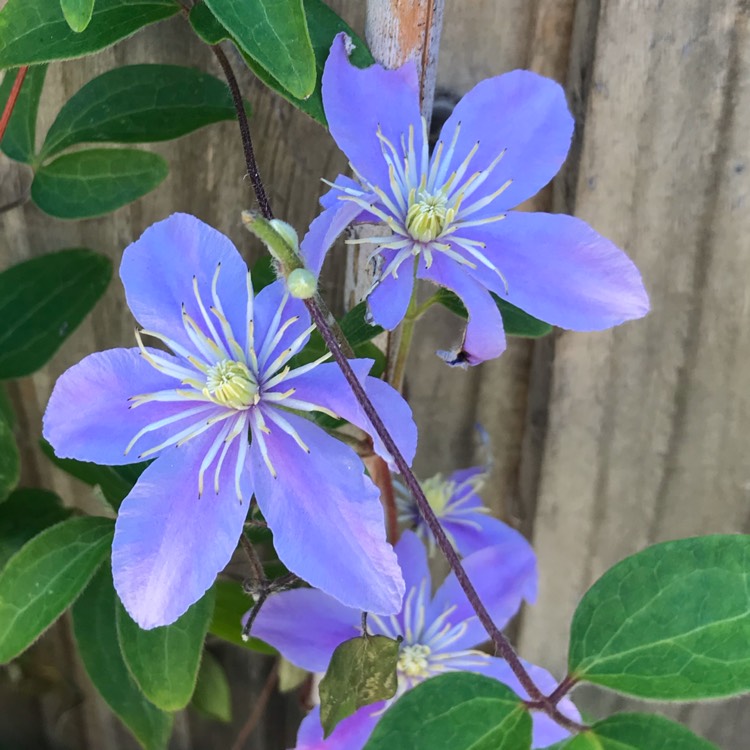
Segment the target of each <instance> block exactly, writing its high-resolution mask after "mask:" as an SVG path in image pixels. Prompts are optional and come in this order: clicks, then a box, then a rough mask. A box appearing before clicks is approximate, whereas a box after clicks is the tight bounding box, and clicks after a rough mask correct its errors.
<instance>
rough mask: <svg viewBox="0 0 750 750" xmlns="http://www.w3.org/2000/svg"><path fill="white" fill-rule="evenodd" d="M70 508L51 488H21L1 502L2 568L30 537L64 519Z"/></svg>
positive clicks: (0, 542) (0, 567) (0, 538)
mask: <svg viewBox="0 0 750 750" xmlns="http://www.w3.org/2000/svg"><path fill="white" fill-rule="evenodd" d="M69 515H70V511H69V510H67V509H66V508H63V506H62V503H61V501H60V498H59V497H58V496H57V495H55V493H54V492H49V491H48V490H35V489H20V490H16V491H15V492H13V493H12V494H11V495H10V497H9V498H8V499H7V500H6V501H5V502H4V503H3V504H2V505H0V569H2V568H3V567H5V564H6V563H7V562H8V560H10V558H11V557H12V556H13V555H15V553H16V552H18V550H20V549H21V547H23V545H24V544H26V542H28V541H29V539H32V538H33V537H35V536H36V535H37V534H39V533H40V532H42V531H44V529H46V528H48V527H49V526H52V525H53V524H56V523H59V522H60V521H63V520H65V519H66V518H67V517H68V516H69Z"/></svg>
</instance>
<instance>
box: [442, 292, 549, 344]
mask: <svg viewBox="0 0 750 750" xmlns="http://www.w3.org/2000/svg"><path fill="white" fill-rule="evenodd" d="M435 297H436V301H437V302H439V303H440V304H441V305H443V306H444V307H447V308H448V309H449V310H450V311H451V312H454V313H455V314H456V315H458V316H460V317H461V318H463V319H464V320H466V319H467V318H468V317H469V315H468V313H467V312H466V308H465V307H464V303H463V302H461V300H460V299H459V298H458V297H457V296H456V295H455V294H454V293H453V292H451V291H449V290H448V289H444V288H442V289H439V290H438V291H437V293H436V294H435ZM492 297H493V299H494V300H495V304H496V305H497V308H498V310H500V314H501V315H502V318H503V328H504V329H505V335H506V336H518V337H520V338H526V339H538V338H541V337H542V336H546V335H547V334H548V333H550V332H551V331H552V326H551V325H550V324H549V323H545V322H544V321H542V320H537V318H535V317H533V316H532V315H529V314H528V313H526V312H524V311H523V310H521V308H520V307H516V306H515V305H511V303H510V302H506V301H505V300H504V299H500V297H498V296H497V295H496V294H493V295H492Z"/></svg>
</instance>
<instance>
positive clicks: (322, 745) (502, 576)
mask: <svg viewBox="0 0 750 750" xmlns="http://www.w3.org/2000/svg"><path fill="white" fill-rule="evenodd" d="M396 554H397V555H398V561H399V564H400V565H401V569H402V571H403V573H404V578H405V579H406V595H405V597H404V606H403V608H402V610H401V611H400V612H399V613H398V614H396V615H392V616H390V617H381V616H377V615H370V616H369V617H368V620H367V623H368V630H369V631H370V632H371V633H373V634H375V635H386V636H389V637H390V638H398V637H399V636H400V637H402V638H403V641H402V642H401V645H400V653H399V659H398V689H397V692H396V696H395V697H394V698H393V699H392V700H391V701H384V702H380V703H377V704H373V705H371V706H365V707H363V708H361V709H359V710H358V711H357V712H356V713H355V714H354V715H352V716H350V717H349V718H347V719H345V720H344V721H342V722H341V723H340V724H339V725H338V726H337V727H336V729H335V730H334V731H333V733H332V734H331V735H330V737H328V739H326V740H324V739H323V730H322V728H321V726H320V712H319V710H318V709H314V710H313V711H312V712H311V713H310V714H309V715H308V716H307V717H306V718H305V720H304V721H303V722H302V726H301V727H300V731H299V735H298V737H297V750H360V748H362V747H363V746H364V744H365V743H366V742H367V739H368V737H369V736H370V733H371V732H372V730H373V728H374V727H375V724H377V722H378V720H379V719H380V717H381V716H382V714H383V712H384V711H385V709H386V708H387V707H388V706H389V705H390V704H391V703H392V702H393V701H395V700H397V699H398V697H399V696H401V695H403V693H405V692H406V691H407V690H410V689H411V688H413V687H414V686H415V685H418V684H419V683H421V682H423V681H424V680H427V679H429V678H430V677H435V676H437V675H440V674H444V673H445V672H451V671H469V672H477V673H479V674H483V675H486V676H489V677H493V678H495V679H498V680H500V681H502V682H504V683H506V684H507V685H508V686H509V687H510V688H511V689H513V690H514V691H515V692H516V693H517V694H518V695H520V696H521V697H522V698H527V697H528V696H527V695H526V693H525V692H524V691H523V689H522V688H521V686H520V684H519V683H518V681H517V679H516V678H515V676H514V675H513V673H512V672H511V670H510V668H509V667H508V665H507V662H505V661H503V660H502V659H499V658H497V657H494V656H490V655H488V654H485V653H483V652H482V651H478V650H477V649H476V646H478V645H479V644H481V643H482V642H484V641H485V640H486V639H487V636H486V633H485V631H484V628H483V627H482V625H481V623H480V622H479V620H478V618H477V617H476V615H475V614H474V610H473V609H472V608H471V605H470V604H469V601H468V599H467V598H466V595H465V594H464V593H463V590H462V589H461V587H460V585H459V584H458V581H457V580H456V577H455V575H453V574H450V575H449V576H448V577H447V578H446V580H445V581H444V582H443V584H442V585H441V586H440V588H439V589H438V590H437V591H436V592H435V595H434V596H433V595H432V582H431V578H430V571H429V568H428V559H427V551H426V549H425V546H424V545H423V544H422V542H421V541H420V540H419V538H418V537H417V536H416V534H414V533H413V532H411V531H406V532H405V533H404V534H403V536H402V537H401V539H400V540H399V542H398V543H397V545H396ZM464 567H465V569H466V572H467V573H468V575H469V578H470V579H471V581H472V583H473V584H474V586H475V587H476V589H477V591H478V593H479V595H480V597H481V599H482V601H483V602H484V604H485V605H486V606H487V609H488V610H489V612H490V614H491V616H492V618H493V620H494V621H495V623H496V624H497V625H498V627H503V626H505V625H506V624H507V622H508V621H509V620H510V618H511V617H513V615H514V614H515V613H516V612H517V610H518V608H519V606H520V604H521V601H522V600H523V599H526V600H527V601H532V600H533V599H534V598H535V596H536V583H537V580H536V578H537V576H536V560H535V556H534V552H533V550H532V549H531V548H530V547H529V545H528V544H526V543H523V544H521V543H517V544H515V545H513V544H510V543H509V544H507V545H505V546H503V547H494V548H493V547H488V548H485V549H483V550H481V551H479V552H476V553H474V554H473V555H470V556H469V557H467V558H465V559H464ZM361 633H362V630H361V613H360V612H358V611H357V610H354V609H350V608H348V607H345V606H343V605H341V604H340V603H339V602H337V601H336V600H334V599H332V598H331V597H330V596H327V595H326V594H324V593H323V592H321V591H315V590H314V589H294V590H292V591H287V592H284V593H281V594H277V595H275V596H273V597H271V598H270V599H269V600H268V601H267V602H266V604H265V606H264V608H263V609H262V610H261V611H260V613H259V614H258V617H257V619H256V621H255V623H254V626H253V635H256V636H258V637H259V638H262V639H263V640H264V641H266V642H267V643H270V644H271V645H273V646H274V647H275V648H277V649H278V650H279V651H280V652H281V654H282V656H284V657H285V658H286V659H288V660H289V661H291V662H292V663H293V664H296V665H297V666H299V667H301V668H303V669H307V670H308V671H311V672H324V671H325V670H326V669H327V668H328V664H329V662H330V659H331V655H332V654H333V651H334V650H335V648H336V647H337V646H338V645H339V644H340V643H341V642H342V641H345V640H347V639H349V638H353V637H355V636H358V635H361ZM526 666H527V668H528V669H529V670H530V672H531V675H532V677H533V678H534V680H535V682H536V683H537V685H539V687H540V688H541V689H542V690H544V691H547V692H551V691H552V690H553V689H554V687H555V685H556V682H555V679H554V678H553V677H552V675H550V674H549V673H548V672H546V671H545V670H543V669H541V668H540V667H535V666H533V665H529V664H527V665H526ZM559 707H560V710H561V711H562V712H563V713H565V714H566V715H567V716H570V717H571V718H574V719H578V718H579V715H578V712H577V710H576V708H575V706H574V705H573V704H572V702H571V701H570V700H568V699H564V700H563V701H561V702H560V704H559ZM533 719H534V747H546V746H547V745H550V744H552V743H553V742H557V741H559V740H561V739H563V738H564V737H565V736H567V732H566V731H565V730H564V729H562V728H561V727H559V726H558V725H557V724H555V723H554V722H553V721H552V720H551V719H549V718H548V717H547V716H545V715H542V714H538V713H535V714H534V717H533Z"/></svg>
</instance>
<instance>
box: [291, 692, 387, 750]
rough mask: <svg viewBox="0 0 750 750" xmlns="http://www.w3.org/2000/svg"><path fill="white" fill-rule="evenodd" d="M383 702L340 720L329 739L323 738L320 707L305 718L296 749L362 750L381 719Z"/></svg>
mask: <svg viewBox="0 0 750 750" xmlns="http://www.w3.org/2000/svg"><path fill="white" fill-rule="evenodd" d="M383 705H384V704H383V703H374V704H372V705H371V706H364V707H363V708H360V709H359V710H358V711H355V712H354V713H353V714H352V715H351V716H347V718H346V719H344V720H343V721H341V722H339V724H338V725H337V726H336V729H335V730H334V731H333V734H331V736H330V737H328V739H323V727H322V726H321V724H320V707H319V706H316V707H315V708H314V709H313V710H312V711H310V713H309V714H308V715H307V716H306V717H305V718H304V719H303V721H302V724H301V725H300V728H299V733H298V734H297V745H296V747H295V750H361V749H362V748H363V747H364V746H365V743H366V742H367V740H368V739H369V738H370V735H371V734H372V730H373V729H374V728H375V725H376V724H377V723H378V721H379V720H380V716H381V711H382V708H383Z"/></svg>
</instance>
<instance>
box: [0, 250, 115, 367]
mask: <svg viewBox="0 0 750 750" xmlns="http://www.w3.org/2000/svg"><path fill="white" fill-rule="evenodd" d="M111 278H112V264H111V263H110V261H109V260H108V259H107V258H105V257H104V256H103V255H98V254H97V253H94V252H92V251H91V250H83V249H80V248H77V249H72V250H60V251H59V252H56V253H50V254H48V255H43V256H41V257H39V258H33V259H32V260H27V261H25V262H23V263H19V264H18V265H15V266H12V267H11V268H9V269H7V270H6V271H3V272H2V273H0V320H2V321H3V325H2V328H0V379H6V378H20V377H22V376H24V375H30V374H31V373H32V372H35V371H36V370H38V369H39V368H40V367H42V365H44V364H45V363H46V362H47V361H48V360H49V359H50V358H51V357H52V355H53V354H54V353H55V352H56V351H57V350H58V349H59V348H60V345H61V344H62V343H63V341H65V339H66V338H67V337H68V336H69V335H70V334H71V333H72V332H73V331H74V330H75V329H76V328H77V327H78V325H79V324H80V323H81V321H82V320H83V319H84V318H85V317H86V315H88V313H89V312H90V311H91V309H92V308H93V307H94V305H95V304H96V302H97V301H98V299H99V298H100V297H101V296H102V294H103V293H104V290H105V289H106V288H107V284H109V280H110V279H111Z"/></svg>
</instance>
